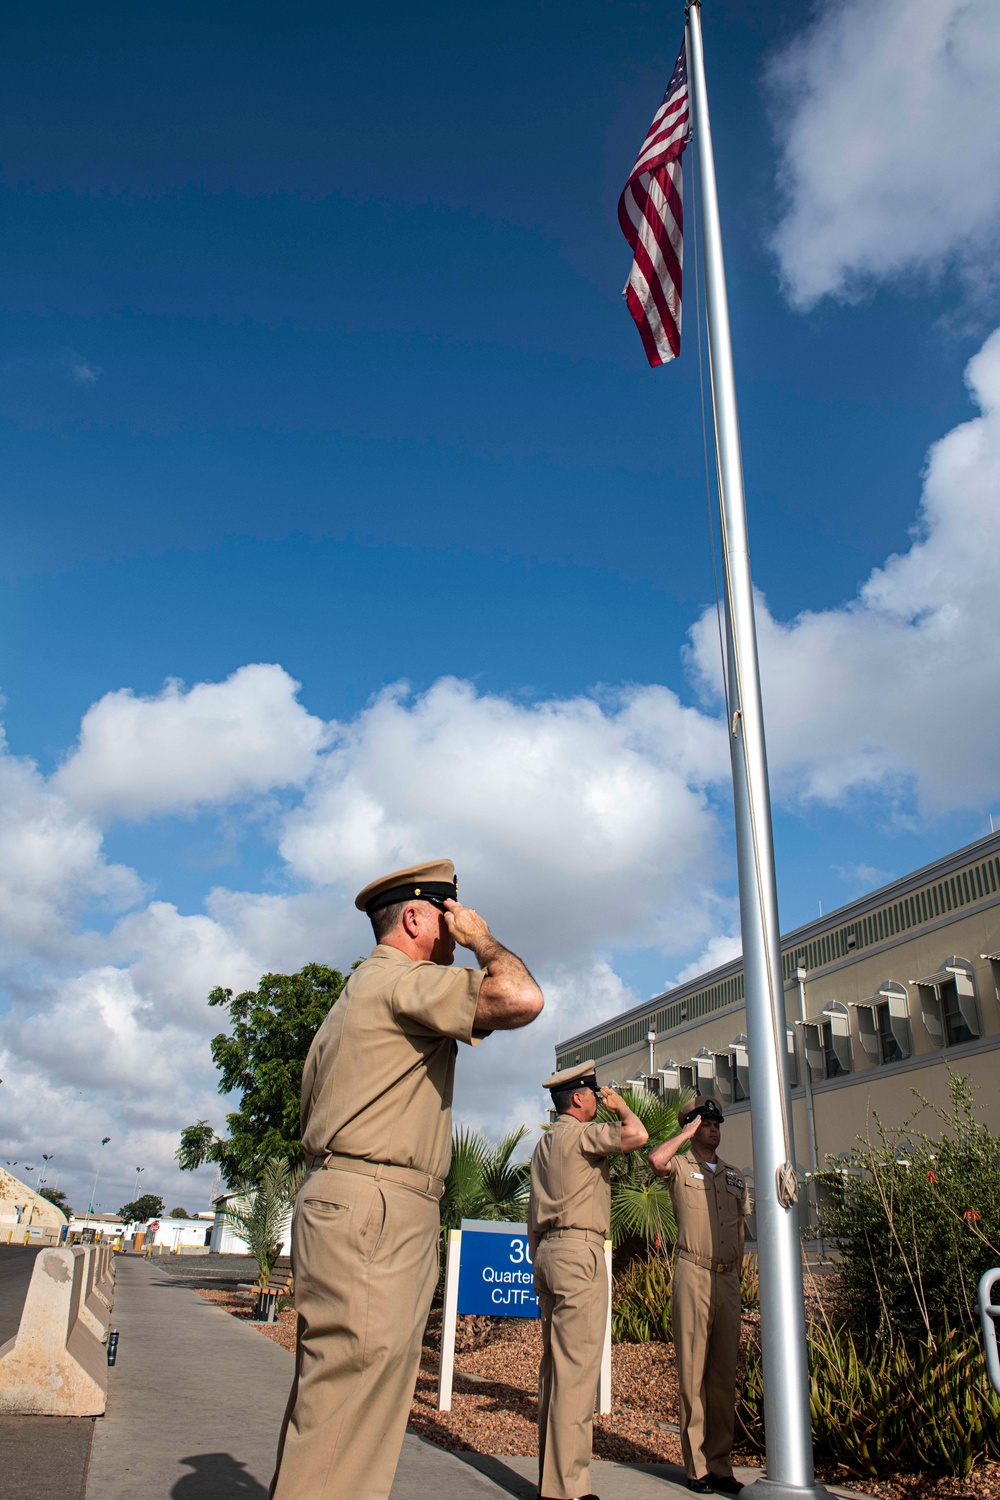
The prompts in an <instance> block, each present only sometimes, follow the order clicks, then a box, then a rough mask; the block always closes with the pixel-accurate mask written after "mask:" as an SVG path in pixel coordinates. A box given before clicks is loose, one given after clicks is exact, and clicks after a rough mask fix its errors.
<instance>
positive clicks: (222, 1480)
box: [170, 1453, 267, 1500]
mask: <svg viewBox="0 0 1000 1500" xmlns="http://www.w3.org/2000/svg"><path fill="white" fill-rule="evenodd" d="M181 1463H182V1464H187V1465H188V1467H189V1468H191V1469H192V1470H193V1471H194V1472H193V1473H191V1474H185V1475H184V1478H183V1479H178V1481H177V1483H176V1484H175V1485H174V1487H173V1489H172V1490H171V1491H170V1496H171V1500H267V1490H266V1489H265V1488H264V1486H263V1485H262V1484H258V1482H257V1480H256V1479H254V1477H253V1475H252V1474H248V1473H247V1471H246V1465H245V1464H241V1463H240V1462H239V1461H238V1460H237V1459H235V1458H233V1456H232V1454H230V1453H193V1454H192V1455H191V1457H190V1458H182V1459H181Z"/></svg>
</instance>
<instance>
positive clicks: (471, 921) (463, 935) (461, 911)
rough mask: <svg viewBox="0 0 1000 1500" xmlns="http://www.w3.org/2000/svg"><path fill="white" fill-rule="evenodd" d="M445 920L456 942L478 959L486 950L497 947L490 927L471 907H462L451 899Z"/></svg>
mask: <svg viewBox="0 0 1000 1500" xmlns="http://www.w3.org/2000/svg"><path fill="white" fill-rule="evenodd" d="M444 919H445V922H446V923H447V924H448V931H449V932H450V933H451V935H452V937H453V938H454V939H455V942H456V943H461V945H462V947H463V948H471V949H472V951H473V953H475V955H476V957H477V958H480V957H481V954H482V953H483V951H484V950H486V949H488V948H490V947H493V946H496V945H497V943H496V938H495V937H494V936H493V934H492V933H491V932H490V929H489V925H488V924H487V922H486V921H485V919H484V918H483V917H481V916H480V915H479V913H478V912H477V911H473V909H472V907H471V906H462V905H461V903H460V902H458V901H452V900H451V899H450V898H449V899H448V900H447V901H446V902H445V903H444Z"/></svg>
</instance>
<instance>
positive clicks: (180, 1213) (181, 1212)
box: [167, 1208, 191, 1219]
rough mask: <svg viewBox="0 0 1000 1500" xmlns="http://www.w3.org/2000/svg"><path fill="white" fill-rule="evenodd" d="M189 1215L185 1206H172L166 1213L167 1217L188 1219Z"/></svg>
mask: <svg viewBox="0 0 1000 1500" xmlns="http://www.w3.org/2000/svg"><path fill="white" fill-rule="evenodd" d="M190 1217H191V1215H190V1214H189V1213H188V1211H187V1209H186V1208H172V1209H171V1210H170V1212H169V1213H168V1214H167V1218H168V1219H190Z"/></svg>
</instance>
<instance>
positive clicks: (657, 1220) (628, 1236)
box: [597, 1089, 692, 1260]
mask: <svg viewBox="0 0 1000 1500" xmlns="http://www.w3.org/2000/svg"><path fill="white" fill-rule="evenodd" d="M621 1097H622V1098H623V1099H624V1100H625V1103H626V1104H627V1105H628V1107H629V1109H631V1110H632V1111H633V1112H634V1113H635V1114H637V1115H638V1116H639V1119H640V1120H641V1121H642V1123H643V1124H644V1125H645V1127H646V1130H647V1131H648V1132H649V1144H648V1146H647V1148H646V1149H645V1150H643V1151H630V1152H628V1153H627V1155H624V1156H613V1157H612V1158H611V1241H612V1244H613V1245H614V1247H615V1249H616V1250H617V1251H619V1252H620V1253H621V1254H623V1255H624V1258H625V1259H626V1260H627V1259H628V1258H629V1257H630V1256H633V1255H636V1254H645V1255H648V1254H649V1253H650V1252H654V1253H656V1252H659V1253H662V1254H665V1253H666V1251H667V1249H668V1247H669V1245H670V1244H671V1243H672V1242H673V1239H674V1236H675V1234H676V1233H677V1226H676V1224H675V1223H674V1210H673V1204H672V1203H671V1200H670V1192H669V1189H668V1188H667V1185H666V1183H665V1182H664V1181H663V1180H662V1178H659V1177H657V1176H656V1174H655V1173H654V1172H653V1170H652V1168H651V1167H650V1165H649V1162H648V1161H647V1159H646V1158H647V1155H648V1153H649V1152H650V1151H652V1149H653V1147H654V1146H659V1145H660V1143H661V1142H662V1141H667V1140H670V1138H671V1137H672V1136H675V1135H676V1134H677V1132H678V1130H679V1129H680V1125H679V1124H678V1119H677V1116H678V1113H679V1112H680V1110H681V1109H682V1108H683V1107H684V1105H685V1104H686V1103H687V1101H688V1100H689V1099H690V1098H691V1097H692V1095H691V1093H690V1090H687V1091H685V1090H679V1091H670V1092H668V1093H665V1094H652V1093H648V1092H647V1091H646V1090H645V1089H623V1090H622V1091H621ZM597 1118H598V1119H599V1120H607V1121H610V1122H614V1121H615V1120H616V1119H617V1116H616V1115H613V1114H611V1112H610V1111H609V1110H606V1109H604V1108H603V1107H602V1108H601V1109H600V1110H599V1111H598V1115H597Z"/></svg>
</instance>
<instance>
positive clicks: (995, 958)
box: [979, 948, 1000, 964]
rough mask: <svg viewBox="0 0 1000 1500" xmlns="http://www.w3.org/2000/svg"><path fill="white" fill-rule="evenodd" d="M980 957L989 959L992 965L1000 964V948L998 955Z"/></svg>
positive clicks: (983, 954)
mask: <svg viewBox="0 0 1000 1500" xmlns="http://www.w3.org/2000/svg"><path fill="white" fill-rule="evenodd" d="M979 957H980V958H988V959H989V960H990V962H991V963H994V964H1000V948H998V949H997V951H996V953H980V955H979Z"/></svg>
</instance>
